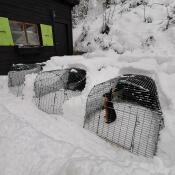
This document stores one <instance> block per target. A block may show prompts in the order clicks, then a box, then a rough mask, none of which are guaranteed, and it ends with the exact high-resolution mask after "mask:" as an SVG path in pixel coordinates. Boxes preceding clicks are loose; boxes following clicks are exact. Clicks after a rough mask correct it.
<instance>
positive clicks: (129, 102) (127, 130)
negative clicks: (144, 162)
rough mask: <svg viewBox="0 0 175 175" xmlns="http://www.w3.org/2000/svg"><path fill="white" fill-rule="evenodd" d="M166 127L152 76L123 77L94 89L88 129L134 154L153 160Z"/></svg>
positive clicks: (89, 97)
mask: <svg viewBox="0 0 175 175" xmlns="http://www.w3.org/2000/svg"><path fill="white" fill-rule="evenodd" d="M163 126H164V122H163V116H162V111H161V107H160V103H159V98H158V92H157V88H156V84H155V82H154V81H153V79H151V78H150V77H147V76H143V75H134V74H127V75H123V76H120V77H117V78H115V79H112V80H109V81H107V82H104V83H101V84H98V85H96V86H94V88H93V89H92V90H91V92H90V94H89V95H88V99H87V103H86V114H85V121H84V128H86V129H87V130H90V131H91V132H93V133H95V134H97V135H98V136H100V137H101V138H103V139H105V140H106V141H109V142H111V143H113V144H116V145H118V146H119V147H122V148H124V149H126V150H129V151H130V152H132V153H135V154H137V155H142V156H145V157H153V156H154V155H155V154H156V152H157V145H158V140H159V131H160V130H161V129H162V128H163Z"/></svg>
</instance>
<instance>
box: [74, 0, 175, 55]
mask: <svg viewBox="0 0 175 175" xmlns="http://www.w3.org/2000/svg"><path fill="white" fill-rule="evenodd" d="M93 1H94V4H93V5H91V6H92V7H90V12H89V13H88V16H87V18H86V19H85V20H84V21H82V22H81V23H80V24H79V25H78V26H77V27H76V28H75V29H74V46H75V50H78V51H84V52H92V51H95V50H97V49H100V50H110V49H111V50H114V51H115V52H116V53H118V54H123V53H127V52H129V53H133V52H140V53H145V54H146V53H150V52H152V53H155V54H158V55H174V53H175V45H174V40H175V33H174V17H175V15H174V9H175V8H174V7H175V3H174V0H166V1H165V0H145V2H148V4H147V5H146V6H145V18H146V19H148V20H150V21H151V22H149V23H148V22H144V6H143V3H142V2H143V1H141V0H125V1H123V2H124V3H123V4H122V3H121V0H117V1H116V2H117V5H116V6H115V5H111V8H109V9H107V10H102V9H101V10H99V8H100V7H101V8H102V5H101V6H100V4H102V2H103V1H100V0H92V2H93ZM95 2H96V3H95ZM137 3H138V4H141V5H136V4H137ZM89 6H90V5H89ZM167 10H168V11H167ZM105 12H106V13H105ZM168 15H169V16H170V17H172V18H173V19H172V20H171V21H170V25H169V27H168V29H167V30H166V29H165V28H166V25H167V21H168V20H167V16H168ZM105 16H106V17H105ZM105 18H106V21H107V25H108V26H109V28H110V31H109V33H108V34H106V33H102V32H101V31H102V28H103V23H104V19H105ZM108 19H109V20H108ZM148 20H147V21H148Z"/></svg>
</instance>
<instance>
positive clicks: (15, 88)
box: [8, 64, 42, 96]
mask: <svg viewBox="0 0 175 175" xmlns="http://www.w3.org/2000/svg"><path fill="white" fill-rule="evenodd" d="M41 70H42V66H41V65H39V64H27V65H26V64H17V65H14V66H13V67H12V70H11V71H10V72H9V73H8V87H9V89H10V91H11V92H12V93H13V94H15V95H16V96H21V95H22V92H23V88H24V82H25V76H26V75H27V74H31V73H39V72H40V71H41Z"/></svg>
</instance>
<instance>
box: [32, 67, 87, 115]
mask: <svg viewBox="0 0 175 175" xmlns="http://www.w3.org/2000/svg"><path fill="white" fill-rule="evenodd" d="M85 85H86V71H85V70H83V69H78V68H69V69H62V70H54V71H46V72H41V73H39V74H38V75H37V77H36V80H35V83H34V97H33V99H34V102H35V104H36V105H37V107H38V108H39V109H40V110H42V111H44V112H46V113H49V114H62V113H63V108H62V106H63V104H64V102H65V101H66V100H68V99H70V98H71V97H75V96H79V95H80V94H81V92H82V91H83V90H84V88H85Z"/></svg>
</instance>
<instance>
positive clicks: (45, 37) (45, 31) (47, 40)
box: [40, 24, 54, 46]
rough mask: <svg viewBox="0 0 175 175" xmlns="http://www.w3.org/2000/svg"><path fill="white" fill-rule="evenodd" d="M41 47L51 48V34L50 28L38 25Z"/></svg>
mask: <svg viewBox="0 0 175 175" xmlns="http://www.w3.org/2000/svg"><path fill="white" fill-rule="evenodd" d="M40 27H41V34H42V41H43V46H53V45H54V43H53V33H52V26H50V25H46V24H40Z"/></svg>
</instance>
